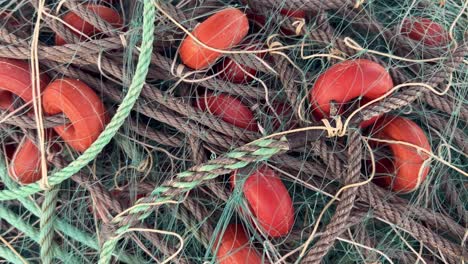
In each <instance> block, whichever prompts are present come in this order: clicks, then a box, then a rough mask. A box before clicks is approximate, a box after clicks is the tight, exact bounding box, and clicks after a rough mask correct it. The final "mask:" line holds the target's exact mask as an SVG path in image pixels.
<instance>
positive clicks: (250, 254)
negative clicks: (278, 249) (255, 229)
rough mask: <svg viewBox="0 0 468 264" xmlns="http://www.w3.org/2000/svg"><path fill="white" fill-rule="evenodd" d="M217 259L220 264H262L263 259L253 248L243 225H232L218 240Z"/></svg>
mask: <svg viewBox="0 0 468 264" xmlns="http://www.w3.org/2000/svg"><path fill="white" fill-rule="evenodd" d="M218 243H219V248H218V252H217V253H216V259H217V260H218V262H219V263H220V264H246V263H248V264H262V263H263V261H262V258H261V256H260V255H259V254H258V252H257V251H256V250H255V248H253V247H252V246H251V244H250V242H249V239H248V238H247V234H246V233H245V231H244V228H243V227H242V226H241V225H237V224H230V225H228V227H227V228H226V230H225V231H224V233H223V234H222V237H218V238H217V242H216V243H215V244H218Z"/></svg>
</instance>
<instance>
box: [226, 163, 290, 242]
mask: <svg viewBox="0 0 468 264" xmlns="http://www.w3.org/2000/svg"><path fill="white" fill-rule="evenodd" d="M236 174H237V172H234V173H233V174H232V175H231V178H230V182H231V185H232V186H233V187H234V186H235V185H236ZM242 192H243V193H244V196H245V199H246V200H247V202H248V204H249V207H250V210H251V211H252V213H253V215H254V217H255V218H256V219H257V221H258V223H259V224H260V226H261V227H262V231H264V232H266V233H267V234H268V235H269V236H271V237H280V236H284V235H287V234H288V233H289V232H290V231H291V229H292V226H293V224H294V208H293V204H292V199H291V196H290V195H289V192H288V190H287V189H286V186H284V184H283V182H282V181H281V179H280V178H279V177H278V175H277V174H276V172H275V171H273V170H272V169H270V168H268V167H267V166H266V165H264V166H261V167H260V168H258V169H257V170H256V171H255V172H253V173H252V174H251V175H249V176H248V178H247V180H246V181H245V183H244V185H243V188H242Z"/></svg>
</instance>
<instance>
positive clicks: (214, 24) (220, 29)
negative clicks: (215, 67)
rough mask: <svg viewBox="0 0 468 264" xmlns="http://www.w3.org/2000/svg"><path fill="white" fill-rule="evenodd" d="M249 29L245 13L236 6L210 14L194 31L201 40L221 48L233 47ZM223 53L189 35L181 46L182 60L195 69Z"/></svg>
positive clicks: (205, 65) (214, 59)
mask: <svg viewBox="0 0 468 264" xmlns="http://www.w3.org/2000/svg"><path fill="white" fill-rule="evenodd" d="M248 31H249V22H248V20H247V17H246V16H245V14H244V13H242V12H241V11H240V10H238V9H235V8H227V9H224V10H222V11H219V12H218V13H216V14H214V15H212V16H210V17H209V18H208V19H206V20H205V21H203V22H202V23H201V24H199V25H198V26H197V27H196V28H195V29H194V30H193V32H192V35H193V36H195V37H196V38H197V39H198V40H199V41H200V42H202V43H203V44H205V45H207V46H208V47H211V48H216V49H219V50H227V49H231V48H232V47H234V46H235V45H237V44H239V43H240V42H241V41H242V39H243V38H244V37H245V36H246V35H247V33H248ZM221 55H222V54H221V53H219V52H216V51H213V50H211V49H207V48H205V47H203V46H202V45H200V44H198V43H197V42H196V41H195V40H194V39H193V38H192V37H190V36H187V37H186V38H185V39H184V40H183V41H182V44H181V46H180V58H181V59H182V62H183V63H184V64H185V65H186V66H188V67H190V68H192V69H195V70H199V69H203V68H206V67H208V66H209V65H211V64H213V63H214V62H215V61H216V60H217V59H218V58H219V57H221Z"/></svg>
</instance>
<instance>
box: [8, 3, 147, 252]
mask: <svg viewBox="0 0 468 264" xmlns="http://www.w3.org/2000/svg"><path fill="white" fill-rule="evenodd" d="M146 12H147V13H145V16H144V19H145V21H144V25H146V26H144V27H143V41H142V47H141V53H140V57H139V61H138V65H137V67H136V70H135V76H134V77H133V81H132V83H131V85H130V87H129V90H128V93H127V95H126V96H125V98H124V99H123V100H122V103H121V104H120V106H119V108H118V109H117V112H116V114H115V115H114V117H113V118H112V120H111V121H110V123H109V124H108V125H107V127H106V129H105V130H104V131H103V132H102V133H101V135H100V136H99V137H98V139H97V140H96V141H95V142H94V143H93V144H92V145H91V146H90V147H89V148H88V149H87V150H86V151H85V152H84V153H83V154H82V155H81V156H80V157H78V158H77V159H76V160H75V161H73V162H72V163H70V164H69V165H68V166H67V167H65V168H64V169H62V170H60V171H58V172H56V173H54V174H53V175H51V176H50V177H49V184H51V185H56V184H59V183H61V182H63V181H64V180H66V179H68V178H70V177H71V176H72V175H73V174H75V173H76V172H78V171H79V170H80V169H81V168H83V167H84V166H86V164H88V163H89V162H90V161H91V160H93V159H94V158H95V157H96V156H97V155H98V154H99V153H100V152H101V151H102V149H103V148H104V147H105V146H106V145H107V144H108V143H109V142H110V140H111V139H112V137H113V136H114V135H115V134H116V133H117V131H118V129H119V128H120V126H122V124H123V123H124V121H125V119H126V118H127V116H128V115H129V114H130V111H131V109H132V108H133V105H134V104H135V102H136V101H137V99H138V96H139V95H140V91H141V88H142V87H143V83H144V80H145V77H146V74H147V72H148V66H149V62H150V57H151V52H152V48H153V47H152V43H153V29H154V24H153V20H154V10H153V12H151V10H146ZM150 21H151V22H150ZM38 191H40V186H39V184H38V183H32V184H29V185H24V186H21V187H19V188H18V189H15V190H3V191H1V192H0V200H9V199H17V198H18V197H25V196H27V195H31V194H33V193H36V192H38ZM109 253H110V252H109Z"/></svg>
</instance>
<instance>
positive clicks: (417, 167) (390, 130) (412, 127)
mask: <svg viewBox="0 0 468 264" xmlns="http://www.w3.org/2000/svg"><path fill="white" fill-rule="evenodd" d="M374 130H376V131H375V132H371V136H372V137H373V138H378V139H385V140H393V141H403V142H407V143H410V144H413V145H416V146H419V147H421V148H423V149H425V150H427V151H431V146H430V145H429V141H428V140H427V137H426V134H425V133H424V131H423V130H422V129H421V128H420V127H419V126H418V125H417V124H416V123H414V122H413V121H411V120H409V119H406V118H403V117H394V116H387V117H385V118H382V119H380V120H378V121H377V123H376V125H375V129H374ZM376 145H377V146H378V145H380V143H378V144H376ZM384 145H385V146H388V147H389V148H390V150H391V151H392V154H393V156H392V157H391V158H386V159H382V160H379V161H376V173H378V174H379V175H383V176H380V177H378V179H377V181H376V183H377V184H379V185H381V186H383V187H390V188H391V189H392V190H393V191H394V192H399V193H408V192H411V191H414V190H415V189H417V188H418V187H419V185H421V183H422V182H423V181H424V180H425V179H426V176H427V174H428V173H429V166H426V167H424V168H422V166H423V165H424V162H425V161H426V160H427V159H428V158H429V156H428V155H427V154H425V153H423V152H421V151H418V150H417V149H415V148H414V147H410V146H405V145H402V144H384ZM421 169H422V171H421ZM420 171H421V174H420V175H418V173H419V172H420ZM389 172H394V173H393V174H394V177H392V176H390V175H388V173H389ZM386 175H388V176H386Z"/></svg>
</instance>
